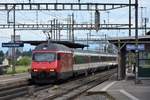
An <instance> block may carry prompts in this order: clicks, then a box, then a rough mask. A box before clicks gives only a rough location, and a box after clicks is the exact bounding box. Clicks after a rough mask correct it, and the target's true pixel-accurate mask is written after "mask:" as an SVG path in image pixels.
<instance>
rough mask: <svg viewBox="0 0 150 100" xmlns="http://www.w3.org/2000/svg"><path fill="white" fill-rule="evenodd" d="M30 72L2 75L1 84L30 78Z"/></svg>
mask: <svg viewBox="0 0 150 100" xmlns="http://www.w3.org/2000/svg"><path fill="white" fill-rule="evenodd" d="M30 77H31V76H30V74H29V73H20V74H13V75H0V86H1V85H2V86H3V85H5V84H8V83H14V82H18V81H25V80H28V79H29V78H30Z"/></svg>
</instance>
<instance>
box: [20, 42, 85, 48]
mask: <svg viewBox="0 0 150 100" xmlns="http://www.w3.org/2000/svg"><path fill="white" fill-rule="evenodd" d="M22 42H23V43H28V44H31V45H36V46H37V45H39V44H42V43H48V41H46V40H44V41H22ZM50 42H51V43H57V44H62V45H65V46H67V47H69V48H84V47H88V45H84V44H80V43H73V42H70V41H50Z"/></svg>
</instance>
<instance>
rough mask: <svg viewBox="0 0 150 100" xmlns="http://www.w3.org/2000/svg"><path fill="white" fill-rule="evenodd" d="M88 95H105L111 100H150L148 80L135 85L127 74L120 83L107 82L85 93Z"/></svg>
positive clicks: (132, 77)
mask: <svg viewBox="0 0 150 100" xmlns="http://www.w3.org/2000/svg"><path fill="white" fill-rule="evenodd" d="M87 93H88V94H89V95H91V94H92V95H93V94H96V95H102V94H106V95H109V97H111V98H113V99H111V100H150V99H149V98H150V80H141V82H140V83H139V84H135V78H134V75H132V74H129V75H127V78H126V79H125V80H122V81H117V80H115V79H112V80H108V81H106V82H104V83H102V84H100V85H97V86H96V87H94V88H92V89H90V90H88V91H87Z"/></svg>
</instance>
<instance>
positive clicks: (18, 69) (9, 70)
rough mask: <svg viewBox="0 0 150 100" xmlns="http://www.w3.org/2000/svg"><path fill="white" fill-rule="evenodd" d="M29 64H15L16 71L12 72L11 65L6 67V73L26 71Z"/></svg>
mask: <svg viewBox="0 0 150 100" xmlns="http://www.w3.org/2000/svg"><path fill="white" fill-rule="evenodd" d="M29 68H30V66H16V72H15V73H14V72H12V67H9V68H7V72H6V74H16V73H24V72H28V70H29Z"/></svg>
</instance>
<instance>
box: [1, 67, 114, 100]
mask: <svg viewBox="0 0 150 100" xmlns="http://www.w3.org/2000/svg"><path fill="white" fill-rule="evenodd" d="M115 72H116V69H111V70H110V71H104V72H101V73H98V74H95V75H90V76H88V77H81V78H79V79H78V78H75V79H71V80H70V81H67V82H64V83H61V84H59V85H53V84H49V85H43V86H38V85H33V84H30V83H29V82H27V81H26V82H22V83H19V84H18V83H16V84H13V85H9V86H5V87H0V100H10V99H15V100H16V99H18V100H27V99H28V100H32V99H34V100H52V99H56V100H62V99H65V100H66V99H68V100H69V99H73V98H74V97H76V96H78V95H79V94H81V93H83V92H85V91H86V90H88V89H90V88H92V87H94V86H96V85H98V84H100V83H102V82H104V81H106V80H107V79H108V78H109V77H110V76H111V75H112V74H114V73H115Z"/></svg>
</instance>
